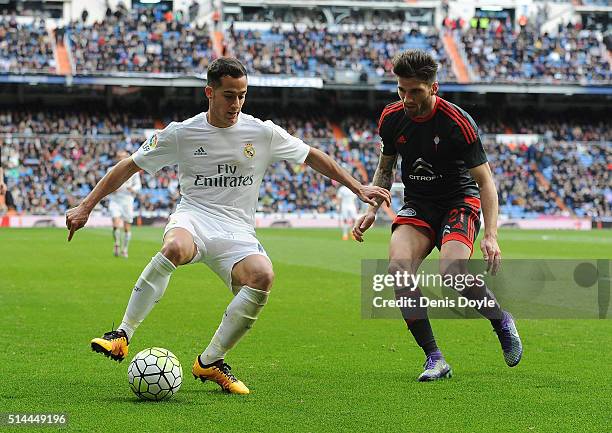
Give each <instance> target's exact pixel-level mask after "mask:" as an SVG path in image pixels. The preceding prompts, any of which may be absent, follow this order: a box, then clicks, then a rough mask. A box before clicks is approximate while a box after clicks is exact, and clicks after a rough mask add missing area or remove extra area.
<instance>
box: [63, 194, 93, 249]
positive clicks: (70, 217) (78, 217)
mask: <svg viewBox="0 0 612 433" xmlns="http://www.w3.org/2000/svg"><path fill="white" fill-rule="evenodd" d="M89 213H90V211H89V210H88V209H86V208H85V206H83V203H81V204H80V205H78V206H77V207H73V208H72V209H68V211H66V227H67V228H68V230H70V233H69V234H68V242H70V241H71V240H72V236H74V232H76V231H77V230H78V229H80V228H82V227H84V226H85V224H87V220H88V219H89Z"/></svg>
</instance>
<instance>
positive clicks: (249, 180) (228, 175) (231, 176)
mask: <svg viewBox="0 0 612 433" xmlns="http://www.w3.org/2000/svg"><path fill="white" fill-rule="evenodd" d="M237 171H238V166H237V165H230V164H218V165H217V174H215V175H213V176H205V175H203V174H196V175H195V180H194V182H193V184H194V185H195V186H215V187H220V188H237V187H240V186H251V185H253V175H252V174H249V175H248V176H244V175H242V174H241V175H239V176H237V175H236V172H237Z"/></svg>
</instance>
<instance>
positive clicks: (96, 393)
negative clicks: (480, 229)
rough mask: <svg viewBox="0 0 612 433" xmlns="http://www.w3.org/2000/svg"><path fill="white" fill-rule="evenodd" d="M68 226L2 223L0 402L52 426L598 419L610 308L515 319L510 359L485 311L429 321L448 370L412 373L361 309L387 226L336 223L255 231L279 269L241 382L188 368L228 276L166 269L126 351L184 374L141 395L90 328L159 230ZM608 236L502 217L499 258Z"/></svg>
mask: <svg viewBox="0 0 612 433" xmlns="http://www.w3.org/2000/svg"><path fill="white" fill-rule="evenodd" d="M66 237H67V232H66V231H62V230H59V229H0V317H2V323H3V325H2V333H1V334H2V337H1V342H2V344H1V347H2V350H0V362H1V364H0V368H1V371H2V373H1V378H2V380H1V382H0V383H1V386H0V412H4V413H8V412H11V413H12V412H36V413H48V412H64V413H68V415H69V424H68V426H67V428H66V429H64V431H82V432H98V431H99V432H122V433H125V432H132V431H141V432H164V431H168V432H247V431H261V432H336V431H349V432H374V431H380V432H392V431H397V432H434V431H436V432H488V433H490V432H525V433H530V432H565V431H566V432H578V431H580V432H598V433H600V432H610V431H612V417H611V415H610V413H611V412H610V410H611V406H610V396H611V395H612V379H611V378H612V363H611V362H610V359H611V358H612V356H611V355H612V321H610V320H519V322H518V327H519V331H520V332H521V336H522V337H523V341H524V345H525V355H524V358H523V361H522V362H521V364H520V365H519V366H518V367H516V368H513V369H510V368H508V367H506V365H505V364H504V362H503V359H502V355H501V352H500V348H499V343H498V341H497V339H496V337H495V335H494V334H493V333H492V332H491V330H490V326H489V324H488V323H486V322H485V321H484V320H434V321H433V327H434V331H435V333H436V336H437V339H438V342H439V344H440V346H441V348H442V349H443V350H444V353H445V355H446V357H447V360H448V361H449V363H450V364H451V365H452V366H453V369H454V373H455V376H454V377H453V378H452V379H451V380H447V381H442V382H437V383H424V384H422V383H417V382H416V381H415V378H416V376H417V375H418V374H419V373H420V371H421V364H422V363H423V355H422V352H421V351H420V349H418V348H417V347H416V345H415V344H414V343H413V340H412V337H411V336H410V335H409V333H408V332H407V330H406V329H405V326H404V325H403V323H400V322H399V321H393V320H363V319H361V314H360V289H359V287H360V279H359V271H360V260H361V259H363V258H385V257H386V254H387V244H388V239H389V234H388V231H387V230H384V229H376V230H373V231H371V232H368V233H367V241H366V243H364V244H357V243H355V242H343V241H341V240H340V233H339V231H338V230H298V229H294V230H285V229H269V230H260V231H259V238H260V240H261V242H262V244H263V245H264V247H265V248H266V250H267V251H268V254H269V255H270V257H271V258H272V260H273V262H274V267H275V272H276V281H275V284H274V287H273V289H272V295H271V298H270V302H269V303H268V306H267V307H266V308H265V309H264V311H263V313H262V315H261V316H260V319H259V320H258V322H257V323H256V325H255V326H254V328H253V330H252V332H251V333H250V334H249V335H247V337H246V338H245V339H244V340H243V341H242V342H241V343H240V344H239V345H238V346H237V347H236V348H235V349H234V350H233V351H232V352H231V353H230V355H229V356H228V358H227V361H228V362H229V363H230V364H231V365H232V366H233V371H234V372H235V374H236V376H237V377H238V378H240V379H242V380H243V381H244V382H245V383H246V384H247V385H248V386H249V387H250V388H251V391H252V394H251V395H249V396H233V395H227V394H224V393H222V392H221V391H220V390H219V388H218V387H217V386H216V385H214V384H211V383H206V384H203V383H201V382H199V381H198V382H196V381H195V380H193V377H192V376H191V363H192V362H193V360H194V358H195V356H196V354H197V353H199V352H200V351H201V350H202V349H203V348H204V347H205V346H206V344H207V343H208V341H209V339H210V337H211V336H212V334H213V332H214V331H215V329H216V327H217V325H218V323H219V320H220V318H221V315H222V313H223V311H224V308H225V306H226V305H227V303H228V302H229V300H230V293H229V291H228V290H227V289H225V288H224V287H223V284H222V283H221V281H220V280H219V279H218V278H217V277H216V276H215V275H214V274H213V273H212V272H211V271H210V270H208V269H207V268H206V267H205V266H203V265H192V266H188V267H183V268H180V269H178V270H177V271H176V272H175V274H174V275H173V276H172V279H171V282H170V286H169V287H168V290H167V291H166V294H165V296H164V298H163V299H162V301H161V302H160V303H159V304H158V305H157V306H156V307H155V309H154V310H153V312H152V313H151V315H150V316H149V317H148V319H147V320H146V321H145V322H144V323H143V325H142V326H141V327H140V329H139V330H138V332H137V334H136V335H135V338H134V339H133V341H132V344H131V346H130V356H129V359H131V357H132V356H133V355H135V354H136V353H137V352H139V351H140V350H142V349H144V348H146V347H150V346H160V347H165V348H167V349H169V350H171V351H172V352H174V354H175V355H176V356H177V357H178V358H179V359H180V360H181V362H182V364H183V371H184V378H185V381H184V383H183V386H182V388H181V390H180V391H179V392H178V393H177V395H175V396H174V398H172V399H171V400H169V401H166V402H158V403H151V402H141V401H138V400H137V399H136V397H135V396H134V395H133V394H132V392H131V391H130V389H129V386H128V383H127V366H128V362H123V363H121V364H118V363H115V362H112V361H110V360H109V359H108V358H105V357H103V356H101V355H99V354H95V353H93V352H91V350H90V348H89V340H90V339H91V338H93V337H95V336H99V335H101V334H102V333H103V332H105V331H108V330H110V328H111V326H112V323H113V321H114V323H115V325H117V324H118V323H119V322H120V321H121V318H122V315H123V311H124V308H125V305H126V303H127V300H128V298H129V295H130V292H131V289H132V284H133V283H134V281H135V280H136V279H137V277H138V275H139V274H140V272H141V270H142V268H143V267H144V266H145V265H146V264H147V263H148V261H149V259H150V257H151V256H152V255H154V254H155V252H156V251H158V248H159V245H160V237H161V229H159V228H136V229H135V231H134V237H133V240H132V244H131V250H130V258H129V259H128V260H125V259H120V258H114V257H112V254H111V251H112V245H111V243H112V241H111V234H110V230H94V229H86V230H82V231H79V232H78V233H77V234H76V236H75V238H74V240H73V241H72V242H71V243H70V244H68V243H67V242H66ZM611 244H612V232H610V231H593V232H563V231H554V232H527V231H514V230H510V231H502V232H501V233H500V245H501V248H502V251H503V254H504V257H505V258H510V257H512V258H531V257H534V258H585V259H586V258H588V259H593V258H610V257H611V249H610V245H611ZM475 257H477V258H480V257H481V255H480V253H479V252H477V253H476V255H475ZM0 430H2V431H4V430H6V431H9V429H8V428H6V427H2V426H0ZM16 431H26V430H24V429H19V430H16ZM44 431H49V429H48V428H47V429H45V430H44Z"/></svg>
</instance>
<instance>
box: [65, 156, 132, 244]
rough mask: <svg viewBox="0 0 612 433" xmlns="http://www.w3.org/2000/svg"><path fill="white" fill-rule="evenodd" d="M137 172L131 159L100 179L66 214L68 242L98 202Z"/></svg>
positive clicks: (124, 161) (83, 224)
mask: <svg viewBox="0 0 612 433" xmlns="http://www.w3.org/2000/svg"><path fill="white" fill-rule="evenodd" d="M139 170H140V167H138V166H137V165H136V163H135V162H134V161H133V160H132V157H129V158H126V159H124V160H122V161H119V163H118V164H117V165H115V166H114V167H113V168H112V169H111V170H110V171H109V172H108V173H106V175H105V176H104V177H103V178H102V179H100V182H98V184H97V185H96V186H95V188H94V189H93V190H92V191H91V192H90V193H89V194H87V197H85V199H84V200H83V201H82V202H81V203H80V204H79V205H78V206H77V207H73V208H72V209H69V210H68V211H67V212H66V227H67V228H68V230H70V233H69V234H68V241H70V240H71V239H72V236H73V235H74V232H75V231H77V230H78V229H80V228H82V227H83V226H85V224H86V223H87V220H88V219H89V214H90V213H91V211H92V210H93V208H94V207H95V206H96V205H97V204H98V203H99V202H100V200H102V199H103V198H104V197H106V196H107V195H109V194H110V193H111V192H113V191H115V190H116V189H117V188H119V187H120V186H121V185H123V184H124V183H125V182H126V181H127V180H128V179H129V178H130V177H132V175H133V174H134V173H136V172H137V171H139Z"/></svg>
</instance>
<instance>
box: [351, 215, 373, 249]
mask: <svg viewBox="0 0 612 433" xmlns="http://www.w3.org/2000/svg"><path fill="white" fill-rule="evenodd" d="M374 221H376V214H375V213H373V212H368V213H366V214H365V215H361V216H360V217H359V218H357V221H355V225H354V226H353V237H354V238H355V240H356V241H358V242H363V234H364V232H365V231H366V230H367V229H369V228H370V227H371V226H372V224H374Z"/></svg>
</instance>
